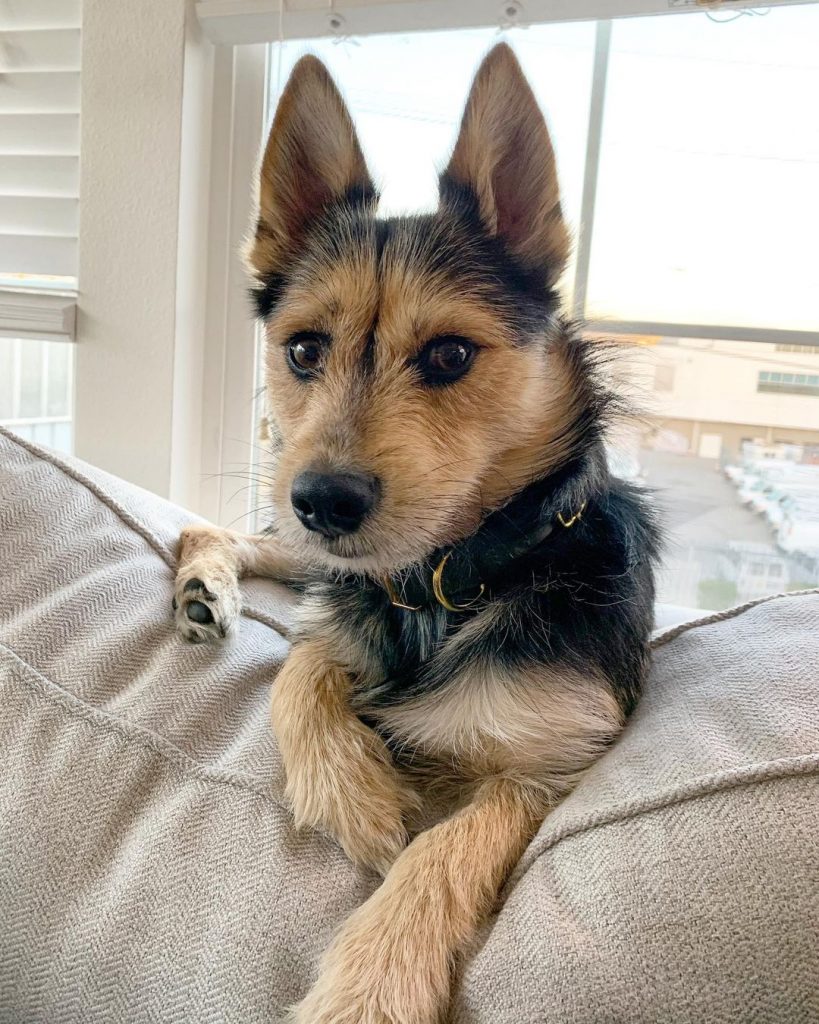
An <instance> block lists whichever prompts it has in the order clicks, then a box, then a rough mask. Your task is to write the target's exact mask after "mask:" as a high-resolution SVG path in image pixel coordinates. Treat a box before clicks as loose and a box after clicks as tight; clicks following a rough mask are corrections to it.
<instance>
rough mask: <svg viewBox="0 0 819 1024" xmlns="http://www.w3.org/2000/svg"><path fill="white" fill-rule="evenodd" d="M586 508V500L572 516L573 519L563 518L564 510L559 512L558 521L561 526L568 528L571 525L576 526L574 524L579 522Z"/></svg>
mask: <svg viewBox="0 0 819 1024" xmlns="http://www.w3.org/2000/svg"><path fill="white" fill-rule="evenodd" d="M585 509H586V502H585V501H584V502H583V504H582V505H581V506H580V508H579V509H578V510H577V511H576V512H575V514H574V515H573V516H572V518H571V519H564V518H563V513H562V512H558V513H557V519H558V522H559V523H560V525H561V526H565V527H566V529H567V530H568V529H569V527H570V526H574V524H575V523H576V522H577V520H578V519H580V517H581V516H582V515H583V512H584V511H585Z"/></svg>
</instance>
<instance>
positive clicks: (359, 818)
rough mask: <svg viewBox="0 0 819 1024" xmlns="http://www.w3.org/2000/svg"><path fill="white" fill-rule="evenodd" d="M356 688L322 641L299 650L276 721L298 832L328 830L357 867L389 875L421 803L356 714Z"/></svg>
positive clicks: (275, 700)
mask: <svg viewBox="0 0 819 1024" xmlns="http://www.w3.org/2000/svg"><path fill="white" fill-rule="evenodd" d="M350 690H351V680H350V677H349V676H348V674H347V673H346V672H345V671H344V670H343V669H341V668H339V667H338V666H337V665H335V664H334V663H333V661H332V659H331V657H330V656H329V654H328V652H327V651H326V650H325V648H324V645H323V644H322V643H321V642H320V641H304V642H302V643H299V644H297V645H296V646H295V647H294V648H293V650H292V651H291V652H290V655H289V656H288V658H287V661H286V662H285V664H284V667H283V668H282V670H281V672H280V673H279V675H278V677H277V678H276V681H275V683H274V684H273V696H272V702H271V714H272V719H273V729H274V732H275V733H276V737H277V739H278V741H279V747H280V749H281V752H282V757H283V759H284V766H285V770H286V773H287V788H286V791H285V792H286V796H287V797H288V799H289V800H290V803H291V804H292V807H293V812H294V815H295V819H296V825H297V826H298V827H301V826H305V825H308V826H312V827H315V828H322V829H326V830H327V831H328V832H330V833H331V834H332V835H334V836H335V837H336V839H338V841H339V842H340V843H341V845H342V846H343V848H344V850H345V851H346V853H347V855H348V856H349V857H350V859H351V860H353V861H355V862H356V863H358V864H361V865H366V866H370V867H374V868H376V869H377V870H379V871H382V872H385V871H386V870H387V869H388V868H389V866H390V864H391V863H392V862H393V861H394V860H395V858H396V857H397V856H398V854H399V853H400V851H401V850H402V849H403V847H404V846H405V845H406V840H407V835H406V830H405V827H404V821H403V817H404V812H405V811H407V810H409V809H410V807H412V806H414V805H415V804H416V803H417V798H416V796H415V794H414V793H413V791H412V790H410V789H409V788H408V787H407V786H405V785H404V784H403V783H402V781H401V779H400V778H399V775H398V772H397V771H396V770H395V767H394V766H393V763H392V759H391V757H390V754H389V751H388V750H387V748H386V746H385V745H384V743H383V741H382V740H381V739H380V737H379V736H377V735H376V733H374V732H373V730H372V729H369V728H368V727H367V726H366V725H364V724H363V722H361V721H360V719H359V718H357V717H356V715H355V714H353V712H352V711H351V710H350V707H349V698H350Z"/></svg>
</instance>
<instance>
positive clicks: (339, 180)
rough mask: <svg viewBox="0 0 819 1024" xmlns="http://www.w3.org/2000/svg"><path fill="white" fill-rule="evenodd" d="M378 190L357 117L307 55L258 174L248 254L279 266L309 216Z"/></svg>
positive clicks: (262, 266)
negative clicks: (363, 149)
mask: <svg viewBox="0 0 819 1024" xmlns="http://www.w3.org/2000/svg"><path fill="white" fill-rule="evenodd" d="M342 198H344V199H348V200H349V201H351V202H357V201H361V202H364V201H370V200H374V199H375V198H376V193H375V188H374V186H373V183H372V180H371V178H370V175H369V172H368V170H367V165H366V163H365V162H364V155H363V154H362V152H361V146H360V145H359V143H358V139H357V137H356V133H355V128H354V127H353V122H352V120H351V118H350V115H349V113H348V111H347V108H346V106H345V105H344V101H343V100H342V98H341V95H340V93H339V91H338V89H337V88H336V86H335V84H334V82H333V80H332V78H331V77H330V74H329V72H328V71H327V68H326V67H325V66H324V65H323V64H322V63H321V61H320V60H318V59H317V58H316V57H311V56H307V57H302V58H301V60H300V61H299V62H298V63H297V64H296V66H295V68H294V69H293V73H292V74H291V75H290V79H289V81H288V83H287V85H286V86H285V89H284V92H283V93H282V97H281V99H280V100H279V105H278V108H277V109H276V116H275V118H274V120H273V126H272V128H271V129H270V137H269V138H268V140H267V146H266V148H265V152H264V156H263V158H262V165H261V169H260V174H259V219H258V223H257V225H256V231H255V236H254V237H253V238H252V239H251V240H250V244H249V246H248V249H247V259H248V262H249V264H250V267H251V270H252V271H254V272H255V273H256V275H257V276H258V277H259V278H264V277H266V276H268V275H275V274H280V273H281V272H282V270H283V268H284V266H285V265H286V263H287V261H288V259H289V258H290V257H291V256H292V254H293V252H294V251H295V250H296V248H297V247H298V244H299V242H300V240H301V239H302V236H303V235H304V232H305V230H306V229H307V228H308V227H309V225H310V222H311V221H312V220H314V219H315V218H316V217H318V216H320V214H321V213H322V212H323V211H324V210H326V209H327V207H328V206H330V205H331V204H332V203H333V202H335V201H337V200H339V199H342Z"/></svg>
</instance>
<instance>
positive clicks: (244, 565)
mask: <svg viewBox="0 0 819 1024" xmlns="http://www.w3.org/2000/svg"><path fill="white" fill-rule="evenodd" d="M177 556H178V567H177V573H176V585H175V587H174V598H173V608H174V614H175V616H176V628H177V629H178V630H179V632H180V633H181V634H182V635H183V636H184V637H185V638H186V639H187V640H191V641H192V642H194V643H201V642H202V641H204V640H212V639H222V638H224V637H225V636H226V635H227V634H228V633H229V632H230V630H231V629H232V628H233V626H234V625H235V623H236V620H237V619H238V617H239V613H240V611H241V609H242V599H241V595H240V593H239V579H240V578H241V577H242V576H249V575H255V576H270V577H272V578H274V579H280V580H288V579H292V578H293V577H294V576H295V575H297V573H298V566H297V564H296V563H295V562H294V561H293V559H292V558H291V557H290V556H289V555H288V554H287V552H286V551H284V550H283V549H282V547H281V546H280V544H279V543H278V541H277V540H276V538H275V537H269V536H266V535H263V536H254V535H250V534H242V533H235V532H233V531H232V530H223V529H220V528H219V527H218V526H210V525H209V524H202V525H196V526H188V527H186V529H184V530H183V531H182V534H181V536H180V538H179V546H178V549H177Z"/></svg>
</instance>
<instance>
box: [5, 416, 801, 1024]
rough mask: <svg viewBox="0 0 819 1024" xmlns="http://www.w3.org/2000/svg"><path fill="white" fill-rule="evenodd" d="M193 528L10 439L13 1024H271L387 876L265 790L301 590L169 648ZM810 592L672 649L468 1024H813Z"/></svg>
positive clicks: (728, 620)
mask: <svg viewBox="0 0 819 1024" xmlns="http://www.w3.org/2000/svg"><path fill="white" fill-rule="evenodd" d="M192 518H193V517H191V516H190V515H189V514H188V513H185V512H184V511H182V510H180V509H177V508H175V507H173V506H171V505H169V504H167V503H166V502H162V501H160V500H159V499H158V498H155V497H153V496H152V495H150V494H147V493H146V492H143V491H140V490H139V489H137V488H134V487H131V486H129V485H126V484H124V483H122V482H121V481H118V480H115V479H114V478H111V477H109V476H106V475H105V474H103V473H101V472H99V471H97V470H92V469H90V468H89V467H87V466H83V465H82V464H80V463H78V462H74V461H70V460H69V461H64V460H60V459H57V458H56V457H55V456H53V455H51V454H49V453H45V452H43V451H42V450H40V449H37V448H36V447H34V446H32V445H29V444H27V443H24V442H21V441H18V440H16V439H14V438H12V437H11V436H10V435H8V434H5V433H1V432H0V1022H9V1024H11V1022H14V1024H40V1022H42V1024H61V1022H66V1024H69V1022H70V1024H97V1022H99V1024H103V1022H104V1024H110V1022H119V1021H123V1022H130V1021H133V1022H138V1024H143V1022H145V1024H147V1022H154V1021H156V1022H159V1021H161V1022H163V1024H165V1022H169V1024H181V1022H188V1021H190V1022H196V1024H217V1022H219V1024H221V1022H233V1021H236V1022H240V1024H257V1022H258V1024H262V1022H264V1024H269V1022H275V1021H277V1020H278V1019H279V1018H280V1017H281V1014H282V1012H283V1010H284V1008H285V1007H286V1006H287V1005H288V1004H289V1003H291V1002H293V1001H295V1000H297V999H298V998H299V997H300V996H301V995H303V994H304V992H305V990H306V989H307V987H308V985H309V984H310V981H311V980H312V978H313V977H314V972H315V965H316V959H317V957H318V954H319V953H320V951H321V950H322V948H323V947H324V946H325V945H326V943H327V940H328V938H329V936H330V934H331V933H332V931H333V929H334V928H335V927H336V926H337V925H338V923H339V922H340V921H341V920H342V919H343V918H344V917H345V916H346V915H347V914H348V913H349V912H350V911H351V910H352V909H353V908H354V907H355V906H356V905H357V904H358V903H360V902H361V901H362V900H363V899H364V898H366V896H367V895H368V893H369V892H370V891H372V889H373V887H374V886H375V885H376V884H377V879H375V878H374V877H373V876H370V875H367V874H365V873H362V872H358V871H356V870H355V869H354V868H353V867H352V866H351V865H350V864H349V863H348V862H347V861H346V859H345V858H344V856H343V854H342V853H341V851H340V850H339V849H338V847H337V846H336V845H335V843H333V842H332V841H331V840H330V839H328V838H326V837H324V836H321V835H319V834H316V833H301V834H298V833H295V832H294V830H293V829H292V826H291V822H290V817H289V815H288V813H287V811H286V810H285V809H284V808H283V807H282V805H281V802H280V800H279V796H278V794H279V792H280V788H281V766H280V763H279V759H278V755H277V751H276V746H275V742H274V740H273V738H272V736H271V734H270V731H269V727H268V717H267V703H268V692H269V687H270V684H271V683H272V682H273V681H274V679H275V674H276V670H277V668H278V666H279V665H280V664H281V661H282V659H283V657H284V656H285V654H286V642H285V641H284V639H283V637H282V635H281V631H282V630H284V629H286V626H287V622H288V619H289V617H290V615H291V614H292V608H293V600H294V599H293V596H292V595H291V594H290V593H289V591H287V589H286V588H284V587H282V586H280V585H277V584H274V583H271V582H268V581H249V582H248V583H247V584H246V585H244V593H245V599H246V608H245V612H244V614H243V618H242V622H241V625H240V628H239V630H238V634H237V635H236V637H235V638H234V639H233V640H231V641H230V642H229V643H227V644H226V645H225V646H223V647H217V646H214V647H211V646H204V645H202V646H190V645H187V644H185V643H183V642H182V641H181V640H180V639H179V638H178V637H177V636H176V635H175V633H174V631H173V623H172V618H171V611H170V598H171V582H172V579H173V557H172V550H173V545H174V543H175V540H176V537H177V536H178V533H179V529H180V527H181V526H182V525H184V524H185V523H186V522H189V521H190V520H191V519H192ZM817 637H819V595H817V594H815V593H812V594H805V595H797V596H788V597H781V598H776V599H773V600H769V601H766V602H763V603H759V604H757V605H756V606H753V607H749V608H746V609H744V610H741V611H738V612H736V613H733V614H731V615H729V616H727V617H715V621H704V622H701V623H699V624H689V625H687V626H684V627H681V628H680V629H677V630H674V631H672V632H671V633H667V634H665V637H662V636H661V637H660V638H659V639H658V640H657V642H656V653H655V664H654V669H653V673H652V677H651V681H650V685H649V687H648V691H647V694H646V697H645V699H644V700H643V702H642V703H641V705H640V707H639V708H638V710H637V713H636V715H635V716H634V718H633V720H632V721H631V723H630V724H629V726H628V728H627V730H626V732H625V734H624V736H623V737H622V739H621V741H620V742H618V744H616V746H615V747H614V748H613V749H612V750H611V751H610V752H609V753H608V754H607V755H606V757H604V758H603V759H602V760H601V761H600V762H599V763H598V765H597V766H596V767H595V768H594V769H593V770H592V772H591V773H590V774H589V775H588V776H587V777H586V779H585V780H584V782H583V783H582V784H581V786H580V787H579V788H578V790H577V791H576V792H575V793H574V794H572V796H571V797H569V798H568V799H567V800H566V801H565V802H564V803H563V804H562V805H561V806H560V807H559V808H558V809H557V810H556V811H555V812H554V813H553V814H552V815H551V816H550V818H549V819H548V820H547V821H546V822H545V823H544V826H543V828H542V829H541V831H540V834H539V835H538V837H537V838H536V839H535V841H534V842H533V843H532V845H531V847H530V849H529V850H528V851H527V853H526V855H525V856H524V858H523V860H522V861H521V863H520V865H519V866H518V868H517V869H516V871H515V873H514V875H513V877H512V878H511V879H510V881H509V883H508V885H507V887H506V890H505V891H504V893H503V895H502V899H501V901H500V903H499V907H498V910H497V913H496V914H495V915H493V917H492V919H491V920H490V921H489V922H488V923H487V925H486V927H485V929H484V931H483V933H482V935H481V940H480V942H479V943H478V945H477V946H476V948H475V949H473V950H472V951H471V955H470V957H469V958H468V960H467V962H466V964H465V965H464V966H463V969H462V970H461V972H460V979H459V982H458V985H457V994H456V998H455V1003H454V1006H453V1011H452V1018H453V1021H454V1022H456V1024H529V1022H531V1024H546V1022H549V1024H551V1022H555V1024H580V1022H583V1024H586V1022H588V1024H603V1022H606V1024H608V1022H615V1021H617V1022H620V1021H622V1022H623V1024H626V1022H629V1024H631V1022H646V1024H649V1022H650V1024H662V1022H669V1024H685V1022H689V1021H690V1022H692V1024H693V1022H697V1024H700V1022H703V1021H708V1022H709V1024H721V1022H723V1021H724V1022H729V1021H730V1022H742V1024H748V1022H753V1021H760V1022H787V1024H797V1022H800V1024H801V1022H806V1024H807V1022H812V1024H815V1022H819V784H818V782H817V780H818V779H819V640H818V639H817Z"/></svg>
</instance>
